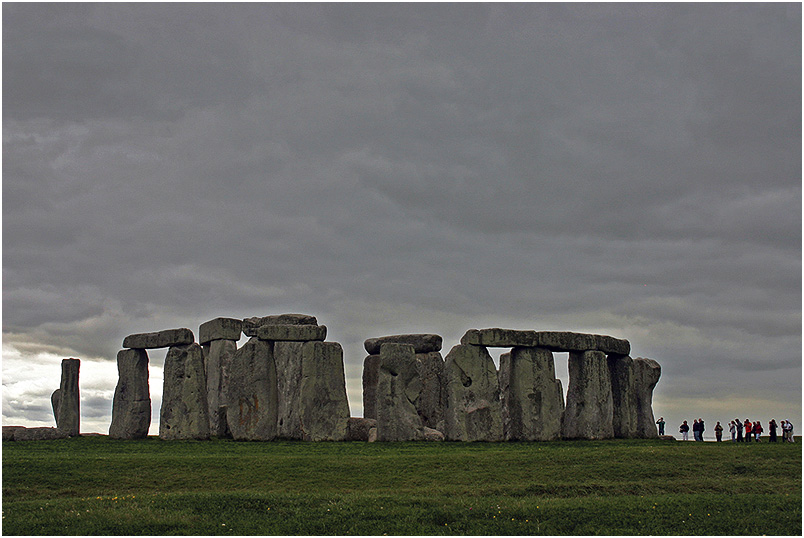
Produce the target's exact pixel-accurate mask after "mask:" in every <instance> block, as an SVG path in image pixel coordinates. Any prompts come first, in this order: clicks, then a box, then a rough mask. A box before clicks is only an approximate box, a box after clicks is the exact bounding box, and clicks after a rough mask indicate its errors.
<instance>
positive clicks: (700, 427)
mask: <svg viewBox="0 0 804 538" xmlns="http://www.w3.org/2000/svg"><path fill="white" fill-rule="evenodd" d="M705 429H706V428H704V421H703V419H702V418H699V419H698V431H699V432H700V433H699V435H700V438H699V439H698V440H699V441H703V433H704V430H705Z"/></svg>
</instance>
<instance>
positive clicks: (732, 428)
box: [729, 420, 737, 443]
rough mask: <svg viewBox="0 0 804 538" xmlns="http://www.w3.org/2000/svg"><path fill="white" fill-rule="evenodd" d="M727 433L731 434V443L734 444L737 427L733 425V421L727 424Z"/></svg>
mask: <svg viewBox="0 0 804 538" xmlns="http://www.w3.org/2000/svg"><path fill="white" fill-rule="evenodd" d="M729 433H730V434H731V442H732V443H734V442H736V441H737V437H736V436H737V426H735V425H734V421H733V420H732V421H731V422H729Z"/></svg>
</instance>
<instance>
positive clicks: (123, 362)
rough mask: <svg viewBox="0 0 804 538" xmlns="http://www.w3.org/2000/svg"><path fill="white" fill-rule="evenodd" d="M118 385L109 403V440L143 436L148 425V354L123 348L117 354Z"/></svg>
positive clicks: (149, 408) (146, 431)
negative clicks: (110, 406) (110, 409)
mask: <svg viewBox="0 0 804 538" xmlns="http://www.w3.org/2000/svg"><path fill="white" fill-rule="evenodd" d="M117 374H118V378H117V387H116V388H115V390H114V400H113V403H112V424H111V426H109V437H110V438H112V439H145V438H146V437H147V436H148V428H149V427H150V426H151V393H150V388H149V385H148V353H147V352H146V351H145V350H144V349H123V350H120V351H119V352H118V353H117Z"/></svg>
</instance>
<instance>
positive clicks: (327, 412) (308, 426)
mask: <svg viewBox="0 0 804 538" xmlns="http://www.w3.org/2000/svg"><path fill="white" fill-rule="evenodd" d="M301 374H302V375H301V383H300V384H299V407H300V408H301V412H300V414H299V418H300V423H301V434H302V439H303V440H305V441H343V440H345V439H346V433H347V423H348V422H349V399H348V397H347V395H346V375H345V372H344V367H343V348H342V347H341V345H340V344H339V343H337V342H320V341H310V342H305V343H304V344H303V345H302V368H301Z"/></svg>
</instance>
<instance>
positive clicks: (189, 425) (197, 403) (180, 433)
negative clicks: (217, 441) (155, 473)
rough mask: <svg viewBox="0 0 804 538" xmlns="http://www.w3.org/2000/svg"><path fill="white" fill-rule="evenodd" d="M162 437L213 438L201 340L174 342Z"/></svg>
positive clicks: (167, 371)
mask: <svg viewBox="0 0 804 538" xmlns="http://www.w3.org/2000/svg"><path fill="white" fill-rule="evenodd" d="M164 377H165V382H164V388H163V390H162V409H161V412H160V416H159V438H160V439H164V440H177V439H209V412H208V407H207V381H206V376H205V375H204V352H203V350H202V349H201V346H199V345H198V344H189V345H181V346H173V347H171V348H170V349H168V352H167V356H166V357H165V369H164Z"/></svg>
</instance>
